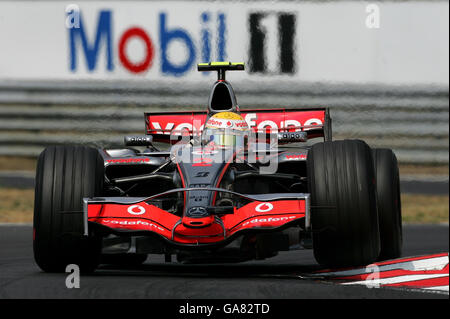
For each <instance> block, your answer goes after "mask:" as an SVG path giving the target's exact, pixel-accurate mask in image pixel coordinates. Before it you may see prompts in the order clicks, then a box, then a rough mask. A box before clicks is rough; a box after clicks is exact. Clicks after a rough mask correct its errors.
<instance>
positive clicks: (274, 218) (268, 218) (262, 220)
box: [242, 216, 297, 226]
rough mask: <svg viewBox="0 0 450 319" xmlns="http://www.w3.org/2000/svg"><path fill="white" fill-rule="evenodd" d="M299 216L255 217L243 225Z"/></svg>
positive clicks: (285, 219) (286, 219) (284, 219)
mask: <svg viewBox="0 0 450 319" xmlns="http://www.w3.org/2000/svg"><path fill="white" fill-rule="evenodd" d="M294 218H297V216H283V217H267V218H254V219H252V220H250V221H248V222H245V223H243V224H242V226H247V225H250V224H256V223H270V222H279V221H288V220H290V219H294Z"/></svg>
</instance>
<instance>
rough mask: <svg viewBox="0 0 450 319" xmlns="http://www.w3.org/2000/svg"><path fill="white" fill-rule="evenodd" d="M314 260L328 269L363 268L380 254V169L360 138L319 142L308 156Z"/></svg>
mask: <svg viewBox="0 0 450 319" xmlns="http://www.w3.org/2000/svg"><path fill="white" fill-rule="evenodd" d="M307 171H308V187H309V191H310V194H311V226H312V231H313V249H314V257H315V258H316V260H317V262H318V263H319V264H321V265H322V266H326V267H349V266H361V265H367V264H370V263H373V262H374V261H376V259H377V257H378V255H379V252H380V234H379V229H378V216H377V202H376V190H375V187H376V185H375V171H374V166H373V160H372V152H371V149H370V147H369V146H368V145H367V144H366V143H365V142H363V141H360V140H344V141H332V142H331V141H327V142H321V143H317V144H315V145H313V146H312V148H311V149H310V150H309V152H308V158H307Z"/></svg>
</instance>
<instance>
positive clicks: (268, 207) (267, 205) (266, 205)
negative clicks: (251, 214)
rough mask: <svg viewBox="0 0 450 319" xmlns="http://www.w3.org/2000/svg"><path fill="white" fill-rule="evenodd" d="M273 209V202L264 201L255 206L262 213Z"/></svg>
mask: <svg viewBox="0 0 450 319" xmlns="http://www.w3.org/2000/svg"><path fill="white" fill-rule="evenodd" d="M272 209H273V205H272V204H271V203H262V204H259V205H257V206H256V207H255V210H256V211H257V212H260V213H265V212H270V211H271V210H272Z"/></svg>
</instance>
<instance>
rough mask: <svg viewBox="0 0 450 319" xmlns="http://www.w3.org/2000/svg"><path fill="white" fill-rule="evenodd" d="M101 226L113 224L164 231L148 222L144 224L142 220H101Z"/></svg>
mask: <svg viewBox="0 0 450 319" xmlns="http://www.w3.org/2000/svg"><path fill="white" fill-rule="evenodd" d="M102 224H115V225H125V226H139V225H142V226H147V227H152V228H156V229H158V230H161V231H164V228H162V227H160V226H158V225H155V224H153V223H150V222H146V221H142V220H109V219H104V220H102Z"/></svg>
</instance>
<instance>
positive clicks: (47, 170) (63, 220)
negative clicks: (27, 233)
mask: <svg viewBox="0 0 450 319" xmlns="http://www.w3.org/2000/svg"><path fill="white" fill-rule="evenodd" d="M103 170H104V166H103V160H102V158H101V156H100V154H99V152H98V151H97V150H95V149H93V148H90V147H85V146H51V147H48V148H46V149H45V150H44V151H43V152H42V153H41V154H40V156H39V159H38V162H37V169H36V186H35V205H34V220H33V250H34V258H35V261H36V263H37V264H38V266H39V267H40V268H41V269H42V270H44V271H46V272H63V271H65V267H66V266H67V265H68V264H76V265H78V266H79V267H80V270H81V271H82V272H90V271H93V270H94V269H95V268H96V267H97V265H98V262H99V258H100V252H101V238H99V237H98V236H95V235H94V234H89V236H84V235H83V234H84V219H83V197H94V196H99V195H101V192H102V188H103V178H104V177H103V176H104V175H103Z"/></svg>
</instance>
